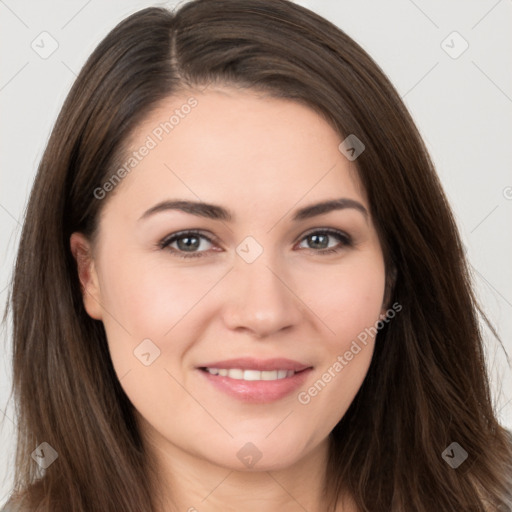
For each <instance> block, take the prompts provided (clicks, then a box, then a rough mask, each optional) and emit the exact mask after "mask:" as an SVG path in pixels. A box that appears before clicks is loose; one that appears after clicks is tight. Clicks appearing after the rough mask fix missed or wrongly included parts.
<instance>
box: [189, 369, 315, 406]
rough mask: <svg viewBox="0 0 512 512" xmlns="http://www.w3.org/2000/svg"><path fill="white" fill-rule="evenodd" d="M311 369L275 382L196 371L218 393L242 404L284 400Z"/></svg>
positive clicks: (302, 381)
mask: <svg viewBox="0 0 512 512" xmlns="http://www.w3.org/2000/svg"><path fill="white" fill-rule="evenodd" d="M311 370H312V368H307V369H306V370H303V371H301V372H298V373H295V374H294V375H293V376H292V377H285V378H284V379H277V380H242V379H231V378H229V377H221V376H220V375H212V374H211V373H209V372H208V371H205V370H198V371H199V372H200V373H201V374H202V375H204V377H205V378H206V379H208V381H209V382H210V383H211V384H212V385H213V386H215V387H216V388H217V389H219V390H220V391H223V392H224V393H226V394H228V395H230V396H232V397H234V398H237V399H238V400H241V401H243V402H250V403H269V402H274V401H276V400H279V399H281V398H284V397H285V396H287V395H289V394H290V393H293V391H295V390H296V389H298V388H299V387H300V386H301V385H302V384H304V381H305V380H306V379H307V378H308V375H309V372H310V371H311Z"/></svg>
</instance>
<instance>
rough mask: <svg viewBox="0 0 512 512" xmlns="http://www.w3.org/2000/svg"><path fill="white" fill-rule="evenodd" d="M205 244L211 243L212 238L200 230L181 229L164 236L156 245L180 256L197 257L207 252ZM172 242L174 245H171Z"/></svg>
mask: <svg viewBox="0 0 512 512" xmlns="http://www.w3.org/2000/svg"><path fill="white" fill-rule="evenodd" d="M205 241H206V245H208V244H212V243H213V242H212V240H211V239H210V238H209V237H207V236H206V235H204V234H202V233H201V232H200V231H196V230H192V231H181V232H178V233H173V234H172V235H170V236H168V237H166V238H164V239H163V240H162V241H161V242H160V243H159V244H158V245H159V247H160V248H161V249H168V250H169V251H170V252H172V253H173V254H174V255H176V256H178V257H180V258H198V257H201V256H203V255H204V253H205V252H207V249H208V247H206V249H205V247H204V245H205V244H204V243H203V242H205ZM173 244H175V246H174V247H173ZM199 249H203V250H199Z"/></svg>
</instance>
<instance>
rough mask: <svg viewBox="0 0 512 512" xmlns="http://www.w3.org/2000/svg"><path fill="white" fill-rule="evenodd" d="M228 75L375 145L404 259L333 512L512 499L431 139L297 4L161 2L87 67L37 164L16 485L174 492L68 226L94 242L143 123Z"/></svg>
mask: <svg viewBox="0 0 512 512" xmlns="http://www.w3.org/2000/svg"><path fill="white" fill-rule="evenodd" d="M210 83H220V84H228V85H235V86H237V87H244V88H245V87H247V88H252V89H255V90H261V91H266V92H267V93H270V94H271V95H273V96H275V97H282V98H291V99H293V100H295V101H298V102H302V103H304V104H306V105H308V106H310V107H311V108H313V109H315V110H316V111H317V112H318V113H319V114H321V115H322V116H324V118H325V119H327V120H328V121H329V122H330V123H331V124H332V126H333V127H334V128H335V129H336V130H337V132H338V133H339V134H340V137H341V138H342V139H343V138H345V137H346V136H348V135H349V134H355V135H356V136H357V138H358V139H360V140H361V141H363V143H364V144H365V147H366V148H365V151H364V152H363V153H362V154H361V155H360V156H359V158H358V159H357V162H356V163H357V169H358V172H359V176H360V179H361V180H362V183H363V185H364V187H365V189H366V193H367V194H368V198H369V203H370V205H371V212H372V217H373V219H374V222H375V224H376V226H377V229H378V232H379V236H380V238H381V241H382V244H383V247H384V250H385V257H386V264H387V270H388V273H389V274H391V273H394V276H393V279H392V280H390V282H391V281H392V283H393V286H392V289H391V294H392V297H391V301H392V302H395V301H396V302H398V303H399V304H401V305H402V307H403V309H402V311H401V312H400V314H399V315H397V316H396V318H395V319H394V320H393V321H392V322H389V323H388V324H386V325H385V327H384V328H383V329H381V330H380V331H379V334H378V336H377V339H376V345H375V351H374V355H373V359H372V362H371V365H370V368H369V371H368V374H367V376H366V378H365V380H364V382H363V384H362V386H361V388H360V390H359V392H358V393H357V395H356V397H355V399H354V400H353V402H352V404H351V406H350V408H349V409H348V411H347V413H346V414H345V415H344V417H343V418H342V419H341V421H340V422H339V423H338V425H337V426H336V427H335V428H334V430H333V432H332V433H331V436H330V439H331V449H330V457H329V461H328V468H327V469H328V471H327V475H328V476H327V480H326V482H325V491H326V496H327V497H328V498H329V503H330V506H331V507H332V509H334V506H335V503H336V501H337V499H338V497H339V496H341V495H342V494H344V493H345V492H347V493H348V494H349V495H351V496H353V497H354V500H355V503H356V504H357V506H358V507H359V509H360V510H361V511H372V512H375V511H387V510H389V511H412V510H414V511H421V512H432V511H433V510H439V511H462V510H464V511H483V510H495V509H499V508H498V507H500V506H501V507H505V506H509V507H510V506H511V505H512V462H511V461H512V447H511V442H510V441H511V440H510V438H509V436H508V433H507V431H506V430H505V429H504V428H503V427H502V426H500V424H499V423H498V421H497V419H496V412H495V410H494V406H493V403H492V397H491V393H490V386H489V380H488V376H487V373H486V364H485V354H484V351H483V344H482V332H481V330H480V327H479V314H480V310H479V307H478V305H477V303H476V301H475V298H474V295H473V292H472V289H471V281H470V273H469V271H468V266H467V263H466V261H465V257H464V251H463V248H462V244H461V241H460V238H459V235H458V232H457V229H456V224H455V222H454V218H453V215H452V213H451V210H450V208H449V206H448V204H447V201H446V198H445V196H444V194H443V191H442V189H441V185H440V183H439V180H438V177H437V175H436V173H435V170H434V168H433V165H432V162H431V160H430V158H429V156H428V154H427V151H426V149H425V146H424V144H423V142H422V140H421V137H420V135H419V134H418V131H417V129H416V128H415V126H414V123H413V121H412V119H411V117H410V115H409V114H408V112H407V110H406V108H405V106H404V105H403V103H402V101H401V99H400V97H399V95H398V94H397V92H396V91H395V89H394V88H393V86H392V85H391V84H390V82H389V81H388V79H387V78H386V77H385V75H384V73H383V72H382V71H381V70H380V68H379V67H378V66H377V65H376V64H375V62H374V61H373V60H372V59H371V58H370V57H369V56H368V55H367V53H366V52H365V51H364V50H363V49H362V48H361V47H360V46H359V45H358V44H356V43H355V42H354V41H353V40H352V39H351V38H349V37H348V36H347V35H346V34H345V33H344V32H342V31H341V30H340V29H339V28H337V27H336V26H335V25H333V24H332V23H330V22H328V21H326V20H325V19H323V18H322V17H320V16H318V15H316V14H315V13H313V12H311V11H309V10H308V9H305V8H303V7H301V6H299V5H296V4H293V3H291V2H289V1H287V0H243V1H242V0H194V1H191V2H188V3H185V4H183V5H182V6H181V7H180V8H179V9H178V10H177V11H176V12H171V11H169V10H166V9H163V8H148V9H144V10H142V11H140V12H137V13H135V14H133V15H132V16H130V17H128V18H127V19H125V20H124V21H122V22H121V23H120V24H119V25H118V26H117V27H115V28H114V29H113V30H112V31H111V32H110V33H109V34H108V35H107V36H106V38H105V39H104V40H103V41H102V42H101V43H100V44H99V46H98V47H97V48H96V50H95V51H94V52H93V54H92V55H91V56H90V58H89V59H88V61H87V62H86V64H85V66H84V67H83V69H82V70H81V72H80V74H79V76H78V78H77V80H76V82H75V83H74V85H73V87H72V89H71V91H70V93H69V95H68V97H67V99H66V101H65V103H64V106H63V108H62V110H61V113H60V115H59V117H58V119H57V121H56V124H55V127H54V129H53V132H52V134H51V137H50V140H49V142H48V145H47V148H46V151H45V153H44V155H43V158H42V161H41V163H40V166H39V169H38V172H37V176H36V179H35V182H34V185H33V188H32V191H31V194H30V200H29V203H28V207H27V211H26V215H25V221H24V225H23V231H22V236H21V241H20V245H19V252H18V256H17V260H16V265H15V270H14V274H13V282H12V289H11V290H10V294H9V301H8V310H7V311H9V310H12V315H13V372H14V379H13V393H14V397H15V401H16V413H17V424H18V427H17V435H18V438H17V452H16V464H15V489H14V491H15V493H16V494H18V495H20V496H23V497H24V498H25V500H26V503H27V505H28V506H29V507H30V508H31V509H36V507H37V506H38V507H39V508H37V510H43V511H52V512H59V511H65V512H69V511H74V512H91V511H94V512H98V511H101V512H119V511H123V512H141V511H148V512H149V511H151V510H154V509H155V507H156V499H157V498H156V494H155V489H152V483H153V481H154V477H156V475H153V474H152V469H151V468H152V466H153V465H152V464H151V463H150V461H149V459H148V454H147V453H146V452H145V451H144V447H143V444H142V442H141V436H140V434H139V431H138V429H137V424H136V422H135V419H134V418H135V416H134V410H133V406H132V404H131V403H130V401H129V399H128V397H127V396H126V394H125V393H124V391H123V389H122V387H121V386H120V384H119V381H118V379H117V377H116V374H115V371H114V369H113V366H112V362H111V360H110V356H109V351H108V346H107V340H106V336H105V331H104V329H103V324H102V323H101V322H99V321H97V320H94V319H91V318H90V317H89V316H88V315H87V313H86V311H85V309H84V306H83V300H82V290H81V287H80V283H79V280H78V273H77V267H76V262H75V260H74V258H73V256H72V254H71V252H70V248H69V238H70V235H71V233H72V232H74V231H81V232H83V233H84V234H86V235H87V236H89V237H90V238H91V239H93V238H94V235H95V233H96V232H97V227H98V217H99V213H100V211H101V209H102V207H103V206H104V205H105V203H106V202H107V201H108V197H107V198H106V199H104V200H102V201H101V200H98V199H97V198H96V197H95V196H94V194H93V191H94V190H95V189H96V188H97V187H99V186H101V185H102V184H103V183H105V182H106V181H107V180H108V179H109V178H110V177H111V176H112V174H113V172H114V170H115V169H117V166H118V165H119V164H120V162H122V155H123V152H124V151H125V150H126V141H128V140H129V136H130V134H131V133H132V132H133V130H134V129H135V127H137V126H138V125H139V124H140V122H141V121H142V120H143V119H144V118H145V117H146V116H147V115H148V113H149V112H151V111H152V109H154V108H155V107H156V106H158V104H159V102H160V101H161V100H162V99H164V98H166V97H168V96H169V95H172V94H175V93H176V92H178V91H180V90H186V89H192V90H193V88H194V87H195V88H197V87H200V86H202V85H207V84H210ZM6 315H7V312H6ZM5 318H6V316H4V321H5ZM43 442H47V443H48V444H49V445H50V446H51V447H53V448H54V449H55V450H56V451H57V453H58V459H57V461H56V462H55V463H54V464H52V465H51V466H50V467H49V468H48V469H47V470H46V471H44V472H42V471H38V469H39V468H38V466H37V464H35V463H34V461H33V460H32V459H31V457H30V454H31V453H32V452H33V450H34V449H35V447H36V446H38V445H40V444H41V443H43ZM452 442H457V443H458V445H460V446H461V447H462V448H463V449H465V451H466V452H467V453H468V458H467V460H466V461H465V462H464V463H463V464H462V465H460V466H459V467H458V468H457V469H453V468H452V467H450V465H449V464H448V463H447V462H446V460H443V457H442V453H443V452H444V450H445V449H446V448H447V447H448V446H449V445H450V444H451V443H452Z"/></svg>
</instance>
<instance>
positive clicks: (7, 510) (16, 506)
mask: <svg viewBox="0 0 512 512" xmlns="http://www.w3.org/2000/svg"><path fill="white" fill-rule="evenodd" d="M0 512H29V509H28V508H27V507H25V506H24V505H23V503H21V502H20V501H19V500H13V499H10V500H9V501H8V502H7V503H6V504H5V505H4V506H3V508H0Z"/></svg>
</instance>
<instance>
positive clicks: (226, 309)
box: [222, 256, 303, 338]
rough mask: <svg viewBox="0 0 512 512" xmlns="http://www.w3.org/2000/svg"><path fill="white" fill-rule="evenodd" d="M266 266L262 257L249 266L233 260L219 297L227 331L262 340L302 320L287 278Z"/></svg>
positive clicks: (295, 293)
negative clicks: (222, 291)
mask: <svg viewBox="0 0 512 512" xmlns="http://www.w3.org/2000/svg"><path fill="white" fill-rule="evenodd" d="M270 263H271V261H269V259H267V258H264V257H263V256H261V257H260V258H259V259H258V260H257V261H255V262H253V263H246V262H245V261H244V260H242V259H241V258H238V259H237V261H236V263H235V268H234V269H233V270H232V271H231V272H230V277H229V280H228V281H229V282H226V283H224V293H222V298H223V299H222V300H223V310H222V311H223V313H222V316H223V320H224V323H225V325H226V327H227V328H229V329H231V330H234V331H238V332H244V331H246V332H247V333H250V334H251V335H252V336H253V337H256V338H265V337H268V336H270V335H272V334H274V333H277V332H279V331H283V330H285V329H290V328H292V327H293V326H296V325H298V323H299V321H300V320H301V318H303V312H302V309H301V307H300V306H301V301H300V298H299V297H298V296H297V292H296V290H294V283H293V282H292V279H291V277H290V274H289V273H285V272H283V271H282V269H281V270H278V269H276V265H275V264H274V265H270ZM272 267H274V268H272Z"/></svg>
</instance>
